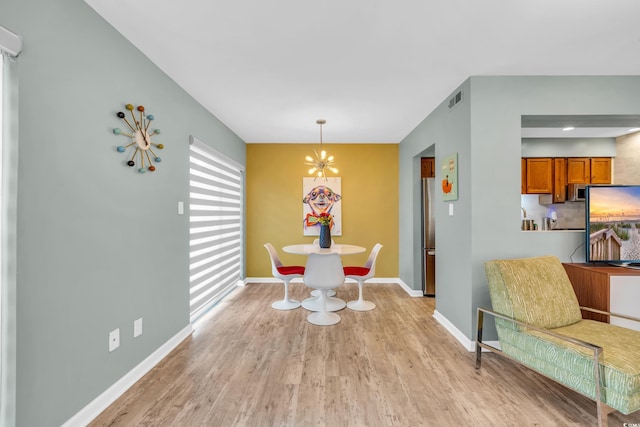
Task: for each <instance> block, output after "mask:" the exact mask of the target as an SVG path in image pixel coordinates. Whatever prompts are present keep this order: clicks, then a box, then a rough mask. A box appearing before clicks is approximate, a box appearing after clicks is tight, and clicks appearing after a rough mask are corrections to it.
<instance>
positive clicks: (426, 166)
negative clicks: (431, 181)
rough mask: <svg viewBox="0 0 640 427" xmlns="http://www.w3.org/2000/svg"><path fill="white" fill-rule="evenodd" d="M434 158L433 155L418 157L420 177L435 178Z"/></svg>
mask: <svg viewBox="0 0 640 427" xmlns="http://www.w3.org/2000/svg"><path fill="white" fill-rule="evenodd" d="M435 176H436V169H435V159H434V158H433V157H422V158H421V159H420V177H421V178H435Z"/></svg>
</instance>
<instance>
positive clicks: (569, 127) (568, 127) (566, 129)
mask: <svg viewBox="0 0 640 427" xmlns="http://www.w3.org/2000/svg"><path fill="white" fill-rule="evenodd" d="M574 129H575V128H574V127H573V126H567V127H566V128H562V130H563V131H565V132H566V131H569V130H574Z"/></svg>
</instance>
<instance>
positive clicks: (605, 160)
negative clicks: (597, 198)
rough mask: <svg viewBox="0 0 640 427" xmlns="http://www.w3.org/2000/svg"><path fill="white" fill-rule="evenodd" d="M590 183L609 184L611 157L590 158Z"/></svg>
mask: <svg viewBox="0 0 640 427" xmlns="http://www.w3.org/2000/svg"><path fill="white" fill-rule="evenodd" d="M591 184H611V158H610V157H596V158H593V159H591Z"/></svg>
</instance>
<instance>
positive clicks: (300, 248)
mask: <svg viewBox="0 0 640 427" xmlns="http://www.w3.org/2000/svg"><path fill="white" fill-rule="evenodd" d="M282 250H283V251H284V252H287V253H290V254H296V255H309V254H320V255H333V256H335V255H339V256H341V255H354V254H360V253H362V252H364V251H366V250H367V249H366V248H364V247H362V246H357V245H344V244H338V243H334V244H332V245H331V247H330V248H321V247H320V246H318V245H317V244H312V243H307V244H299V245H289V246H285V247H283V248H282ZM326 304H327V311H332V312H333V311H339V310H342V309H343V308H345V307H346V306H347V303H346V302H345V301H344V300H342V299H340V298H336V297H327V299H326ZM319 305H320V300H319V298H318V297H310V298H307V299H305V300H303V301H302V307H303V308H305V309H307V310H309V311H319V310H320V306H319Z"/></svg>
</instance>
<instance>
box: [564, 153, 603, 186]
mask: <svg viewBox="0 0 640 427" xmlns="http://www.w3.org/2000/svg"><path fill="white" fill-rule="evenodd" d="M567 184H611V158H610V157H594V158H588V157H570V158H568V159H567Z"/></svg>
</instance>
